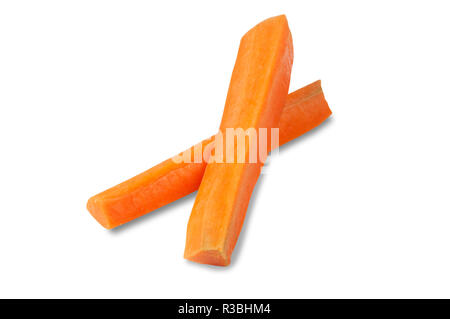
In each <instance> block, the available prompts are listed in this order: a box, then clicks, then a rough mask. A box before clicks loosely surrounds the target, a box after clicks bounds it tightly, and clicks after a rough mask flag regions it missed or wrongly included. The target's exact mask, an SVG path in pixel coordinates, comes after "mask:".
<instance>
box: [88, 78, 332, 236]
mask: <svg viewBox="0 0 450 319" xmlns="http://www.w3.org/2000/svg"><path fill="white" fill-rule="evenodd" d="M330 115H331V110H330V108H329V107H328V104H327V101H326V100H325V97H324V94H323V91H322V87H321V85H320V81H316V82H314V83H311V84H309V85H307V86H305V87H304V88H301V89H299V90H297V91H295V92H292V93H291V94H289V95H288V97H287V100H286V104H285V106H284V108H283V112H282V113H281V119H280V131H279V133H280V136H279V138H280V146H281V145H283V144H285V143H287V142H289V141H291V140H293V139H295V138H297V137H299V136H300V135H302V134H304V133H306V132H308V131H310V130H312V129H313V128H315V127H316V126H318V125H320V124H321V123H322V122H323V121H325V120H326V119H327V118H328V117H329V116H330ZM208 143H213V136H212V137H210V138H208V139H205V140H203V141H202V142H201V144H202V146H203V147H206V146H207V145H208ZM193 149H194V146H192V147H191V148H190V150H191V151H192V152H193ZM205 168H206V162H205V161H204V160H202V162H201V163H175V162H174V161H173V160H172V159H168V160H166V161H164V162H162V163H160V164H158V165H156V166H154V167H152V168H150V169H149V170H147V171H145V172H143V173H141V174H139V175H137V176H135V177H132V178H130V179H129V180H127V181H125V182H123V183H121V184H119V185H116V186H114V187H112V188H110V189H108V190H106V191H104V192H102V193H100V194H97V195H95V196H93V197H91V198H90V199H89V201H88V205H87V207H88V210H89V212H90V213H91V214H92V216H93V217H94V218H95V219H96V220H97V221H98V222H99V223H100V224H101V225H102V226H103V227H105V228H107V229H111V228H114V227H117V226H119V225H122V224H124V223H127V222H129V221H132V220H134V219H136V218H138V217H140V216H142V215H145V214H147V213H149V212H152V211H153V210H156V209H158V208H160V207H162V206H164V205H167V204H170V203H171V202H174V201H176V200H177V199H180V198H182V197H184V196H186V195H188V194H190V193H192V192H194V191H196V190H197V189H198V187H199V186H200V182H201V180H202V177H203V174H204V172H205Z"/></svg>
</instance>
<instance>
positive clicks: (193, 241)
mask: <svg viewBox="0 0 450 319" xmlns="http://www.w3.org/2000/svg"><path fill="white" fill-rule="evenodd" d="M292 59H293V51H292V38H291V33H290V31H289V26H288V23H287V19H286V17H285V16H284V15H281V16H278V17H274V18H270V19H267V20H265V21H263V22H261V23H260V24H258V25H257V26H255V27H254V28H252V29H251V30H250V31H249V32H247V33H246V34H245V35H244V37H243V38H242V40H241V44H240V47H239V52H238V56H237V59H236V64H235V66H234V70H233V74H232V76H231V81H230V87H229V89H228V95H227V100H226V103H225V109H224V112H223V117H222V122H221V124H220V132H221V133H222V134H223V135H224V136H225V140H226V142H225V143H224V144H229V143H230V142H231V144H234V145H233V147H234V154H237V153H238V152H239V149H238V147H239V146H238V145H236V143H235V142H234V137H233V136H231V139H230V137H229V136H228V135H227V130H228V129H230V128H233V129H236V128H242V129H243V130H248V129H250V130H253V134H256V136H257V139H258V140H259V136H260V131H259V129H260V128H265V129H269V130H270V129H272V128H275V127H278V125H279V122H280V118H281V112H282V110H283V106H284V104H285V102H286V98H287V93H288V89H289V81H290V76H291V67H292ZM255 130H256V131H255ZM228 131H229V130H228ZM242 149H243V150H244V152H245V153H243V154H245V155H247V154H250V152H251V151H250V146H249V143H245V145H244V146H243V148H242ZM263 164H264V159H261V158H258V159H257V160H256V161H255V162H250V161H249V160H248V159H245V162H238V160H236V158H234V161H233V162H232V163H230V162H228V161H227V162H226V163H217V162H212V163H208V164H207V165H206V170H205V174H204V175H203V179H202V182H201V184H200V187H199V190H198V194H197V197H196V199H195V203H194V207H193V209H192V212H191V216H190V219H189V223H188V228H187V235H186V248H185V252H184V257H185V258H186V259H189V260H191V261H195V262H198V263H203V264H211V265H217V266H226V265H228V264H229V263H230V258H231V254H232V252H233V249H234V246H235V244H236V242H237V239H238V236H239V233H240V231H241V228H242V224H243V222H244V218H245V213H246V211H247V206H248V202H249V200H250V197H251V194H252V192H253V188H254V186H255V184H256V182H257V180H258V177H259V175H260V172H261V167H262V165H263Z"/></svg>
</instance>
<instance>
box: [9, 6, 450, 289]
mask: <svg viewBox="0 0 450 319" xmlns="http://www.w3.org/2000/svg"><path fill="white" fill-rule="evenodd" d="M449 12H450V10H449V5H448V2H445V1H441V2H439V1H423V2H416V1H395V2H394V1H386V2H384V1H377V2H375V1H374V2H372V4H369V3H368V2H364V3H363V2H362V1H328V2H324V1H314V2H313V1H310V2H308V3H306V2H302V1H290V2H288V1H270V2H269V1H267V2H266V1H246V2H244V1H237V2H233V1H224V2H222V4H218V3H217V2H212V1H204V2H191V1H189V2H188V1H184V2H182V1H179V2H169V1H166V2H162V1H159V2H156V1H155V2H148V1H2V2H1V4H0V136H1V137H0V138H1V150H0V152H1V159H0V161H1V162H0V163H1V165H0V223H1V229H0V297H43V298H46V297H60V298H66V297H75V298H77V297H85V298H89V297H103V298H108V297H147V298H194V297H199V298H201V297H211V298H214V297H224V298H227V297H235V298H240V297H268V298H271V297H286V298H293V297H296V298H301V297H306V298H315V297H326V298H327V297H342V298H347V297H361V298H365V297H387V298H390V297H450V271H449V269H450V254H449V249H450V203H449V191H450V182H449V181H450V165H449V164H450V148H449V138H450V127H449V120H450V98H449V84H450V80H449V74H450V62H449V58H450V44H449V43H450V42H449V33H448V32H449V30H450V19H449ZM282 13H285V14H286V15H287V17H288V20H289V24H290V28H291V32H292V35H293V40H294V52H295V53H294V55H295V57H294V66H293V72H292V80H291V91H292V90H296V89H298V88H300V87H302V86H304V85H306V84H308V83H310V82H313V81H315V80H317V79H321V80H322V84H323V89H324V92H325V96H326V98H327V100H328V102H329V105H330V107H331V109H332V110H333V113H334V114H333V116H332V118H331V119H330V120H328V121H327V122H326V123H324V124H323V125H322V126H321V127H320V128H318V129H316V130H314V131H313V132H311V133H310V134H307V135H306V136H304V137H302V138H299V139H298V140H297V141H295V142H292V143H290V144H291V145H289V146H286V147H283V148H282V149H281V150H280V153H279V157H277V158H276V159H274V160H273V161H272V162H271V163H270V165H269V166H268V167H267V169H266V170H265V171H264V172H265V174H264V175H263V176H262V178H261V179H260V180H259V182H258V185H257V187H256V189H255V192H254V194H253V197H252V201H251V204H250V207H249V210H248V214H247V218H246V221H245V224H244V228H243V231H242V233H241V236H240V239H239V242H238V245H237V248H236V250H235V253H234V254H233V258H232V264H231V265H230V266H229V267H227V268H217V267H211V266H204V265H198V264H194V263H191V262H188V261H186V260H184V259H183V250H184V243H185V234H186V225H187V221H188V218H189V213H190V210H191V208H192V204H193V201H194V195H191V196H188V197H187V198H186V199H183V200H180V201H178V202H176V203H175V204H172V205H169V206H168V207H165V208H162V209H160V210H159V211H156V212H153V213H151V214H149V215H147V216H146V217H143V218H140V219H139V220H136V221H134V222H132V223H130V224H128V225H126V226H122V227H120V228H118V229H117V230H113V231H107V230H105V229H103V228H102V227H101V226H100V225H99V224H97V223H96V222H95V220H94V219H93V218H92V217H91V216H90V215H89V213H88V212H87V210H86V208H85V205H86V201H87V199H88V198H89V197H90V196H92V195H94V194H96V193H98V192H100V191H102V190H104V189H106V188H108V187H110V186H113V185H115V184H117V183H119V182H121V181H123V180H125V179H127V178H129V177H131V176H134V175H135V174H137V173H140V172H141V171H144V170H146V169H147V168H149V167H151V166H153V165H155V164H157V163H159V162H160V161H162V160H165V159H166V158H168V157H170V156H172V155H175V154H176V153H177V152H179V151H182V150H184V149H185V148H187V147H188V146H190V145H192V144H194V143H195V142H198V141H200V140H201V139H202V138H204V137H207V136H209V135H211V134H213V133H214V132H216V130H217V128H218V126H219V123H220V119H221V116H222V110H223V105H224V102H225V97H226V92H227V88H228V82H229V79H230V76H231V71H232V68H233V65H234V60H235V58H236V54H237V49H238V45H239V40H240V37H241V36H242V35H243V34H244V33H245V32H246V31H247V30H248V29H250V28H251V27H253V26H254V25H255V24H257V23H258V22H260V21H262V20H264V19H266V18H268V17H271V16H274V15H278V14H282Z"/></svg>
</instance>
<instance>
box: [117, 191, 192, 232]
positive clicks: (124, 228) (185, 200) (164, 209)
mask: <svg viewBox="0 0 450 319" xmlns="http://www.w3.org/2000/svg"><path fill="white" fill-rule="evenodd" d="M196 194H197V191H195V192H193V193H191V194H189V195H187V196H184V197H183V198H180V199H178V200H176V201H174V202H172V203H170V204H167V205H165V206H163V207H160V208H158V209H157V210H154V211H152V212H150V213H148V214H146V215H143V216H141V217H139V218H136V219H134V220H132V221H129V222H128V223H125V224H123V225H120V226H118V227H116V228H113V229H111V230H109V232H110V233H111V234H113V235H119V234H120V233H122V232H123V231H128V230H130V229H132V228H133V227H135V226H136V225H138V223H141V222H148V221H149V220H152V219H153V218H157V216H159V215H160V214H167V213H168V212H169V211H171V210H172V211H173V210H174V209H173V208H175V207H178V206H182V205H185V204H186V203H188V202H190V203H191V206H192V204H193V203H192V202H193V201H194V199H195V195H196Z"/></svg>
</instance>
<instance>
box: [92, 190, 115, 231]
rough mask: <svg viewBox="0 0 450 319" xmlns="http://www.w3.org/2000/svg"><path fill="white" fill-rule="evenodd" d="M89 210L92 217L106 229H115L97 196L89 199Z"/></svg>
mask: <svg viewBox="0 0 450 319" xmlns="http://www.w3.org/2000/svg"><path fill="white" fill-rule="evenodd" d="M87 210H88V211H89V213H91V215H92V217H94V218H95V219H96V220H97V221H98V222H99V223H100V225H102V226H103V227H105V228H106V229H111V228H113V227H114V226H113V225H111V222H110V221H109V219H108V216H107V215H106V214H105V212H104V209H103V205H102V202H101V200H100V199H99V198H98V197H97V196H93V197H91V198H89V200H88V202H87Z"/></svg>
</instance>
